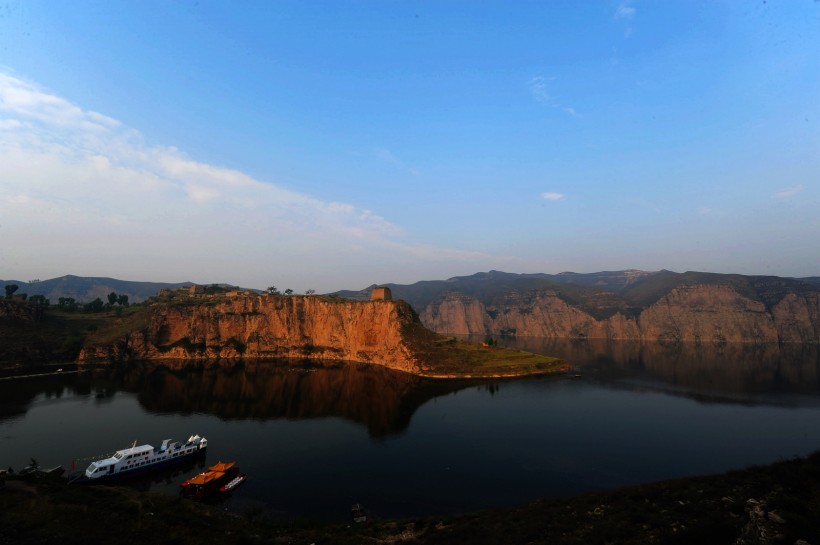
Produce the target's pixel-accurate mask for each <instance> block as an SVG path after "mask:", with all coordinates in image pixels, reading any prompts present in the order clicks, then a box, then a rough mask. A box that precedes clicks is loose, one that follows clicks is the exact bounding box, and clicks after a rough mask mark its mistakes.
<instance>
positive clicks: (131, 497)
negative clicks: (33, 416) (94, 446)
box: [0, 453, 820, 545]
mask: <svg viewBox="0 0 820 545" xmlns="http://www.w3.org/2000/svg"><path fill="white" fill-rule="evenodd" d="M479 486H480V484H479ZM0 527H1V528H2V532H0V543H2V544H12V543H14V544H28V543H64V544H87V543H107V544H111V545H116V544H120V543H122V544H126V543H128V544H130V543H178V544H195V543H196V544H198V543H202V542H218V543H225V544H234V543H259V544H267V543H277V544H282V543H292V544H300V543H304V544H309V543H316V544H331V543H333V544H348V543H349V544H354V543H357V544H359V543H406V544H435V543H442V544H444V543H469V544H473V545H478V544H485V543H486V544H496V543H551V544H556V543H559V544H584V545H590V544H604V543H619V544H632V543H634V544H639V543H640V544H644V543H681V544H684V543H704V544H705V543H726V544H733V543H737V544H778V543H784V544H788V545H791V544H794V543H818V542H820V453H815V454H814V455H812V456H810V457H808V458H806V459H795V460H790V461H784V462H779V463H777V464H773V465H771V466H764V467H757V468H750V469H747V470H743V471H735V472H732V473H728V474H726V475H719V476H712V477H697V478H689V479H680V480H676V481H669V482H662V483H655V484H648V485H641V486H635V487H629V488H624V489H620V490H615V491H610V492H601V493H592V494H585V495H583V496H578V497H574V498H566V499H550V500H540V501H536V502H532V503H530V504H527V505H524V506H521V507H515V508H509V509H498V510H493V511H485V512H481V513H475V514H469V515H461V516H453V517H443V518H442V517H436V518H432V519H415V520H400V521H399V520H397V521H391V520H378V521H370V522H368V523H367V524H364V525H356V524H352V523H351V524H344V525H325V524H318V523H312V522H309V521H299V520H291V519H266V518H263V517H261V516H259V514H258V512H254V511H251V512H247V513H243V514H236V513H228V512H226V511H224V510H222V509H220V508H218V507H211V506H208V505H203V504H197V503H193V502H189V501H185V500H182V499H180V498H176V497H170V496H160V495H154V494H144V493H140V492H137V491H134V490H132V489H129V488H113V487H103V486H94V487H71V486H66V485H65V484H63V483H62V482H60V481H47V480H36V479H29V480H24V479H14V480H12V479H9V480H7V482H6V483H5V485H4V486H3V487H1V488H0Z"/></svg>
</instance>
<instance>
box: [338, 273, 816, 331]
mask: <svg viewBox="0 0 820 545" xmlns="http://www.w3.org/2000/svg"><path fill="white" fill-rule="evenodd" d="M388 286H389V287H390V288H391V290H392V291H393V293H394V294H395V296H396V297H399V298H402V299H404V300H406V301H408V302H409V303H410V304H411V305H412V306H413V307H414V308H415V309H416V311H417V312H418V313H419V315H420V317H421V321H422V323H423V324H424V325H425V326H427V327H429V328H430V329H432V330H433V331H436V332H437V333H440V334H444V335H507V336H527V337H544V338H554V339H575V340H583V339H606V340H628V341H651V342H655V341H658V342H661V343H665V344H680V343H693V344H710V345H721V344H725V343H758V344H765V343H818V342H820V283H818V282H817V279H816V278H806V279H793V278H780V277H773V276H743V275H730V274H714V273H698V272H687V273H682V274H679V273H674V272H671V271H659V272H645V271H635V270H631V271H616V272H605V273H593V274H587V275H585V274H575V273H563V274H559V275H545V274H520V275H519V274H510V273H503V272H498V271H491V272H489V273H479V274H475V275H472V276H465V277H455V278H451V279H449V280H446V281H433V282H419V283H416V284H412V285H409V286H397V285H392V284H389V285H388ZM339 295H341V296H345V297H350V298H353V299H356V298H359V297H361V292H339Z"/></svg>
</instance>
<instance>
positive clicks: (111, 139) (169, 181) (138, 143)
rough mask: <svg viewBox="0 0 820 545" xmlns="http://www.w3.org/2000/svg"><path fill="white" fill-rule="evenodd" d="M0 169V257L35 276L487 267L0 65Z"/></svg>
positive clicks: (219, 275) (483, 260) (259, 279)
mask: <svg viewBox="0 0 820 545" xmlns="http://www.w3.org/2000/svg"><path fill="white" fill-rule="evenodd" d="M381 156H382V158H383V159H385V160H391V161H399V162H400V163H401V164H404V163H403V162H401V160H400V159H398V158H397V157H395V155H392V154H390V153H389V152H387V151H386V150H385V152H384V153H382V154H381ZM405 166H406V165H405ZM0 180H1V181H2V183H0V218H2V224H0V228H2V229H3V232H5V233H7V234H8V233H15V239H16V240H15V244H14V245H6V246H5V247H4V248H3V254H2V258H3V260H4V264H5V265H6V266H8V264H10V263H17V264H18V265H19V266H20V267H23V266H25V267H27V269H28V270H31V271H32V274H34V275H35V276H45V275H46V274H48V270H54V272H55V273H56V274H65V273H66V272H67V271H70V272H74V274H83V271H84V272H85V273H86V274H94V273H96V274H107V275H119V276H121V277H122V276H125V277H127V278H134V277H137V278H140V277H141V278H145V279H150V278H156V277H157V276H159V277H162V278H164V279H168V278H176V279H189V280H194V281H217V280H219V281H223V280H224V281H234V282H244V283H245V285H250V286H257V287H258V286H262V285H265V283H266V282H270V281H271V279H270V278H268V277H269V276H270V275H271V274H275V275H276V276H277V277H278V278H279V282H277V283H281V281H286V277H287V275H290V276H291V277H293V278H295V279H296V280H295V282H294V283H296V282H310V283H311V284H312V285H309V286H307V287H313V288H317V289H321V288H322V285H321V282H322V281H324V282H328V281H329V280H328V276H329V275H328V271H329V270H331V269H332V271H333V275H332V276H333V277H334V278H335V281H336V282H339V281H340V279H342V278H345V277H346V276H345V275H347V277H350V278H357V279H361V278H367V276H365V272H367V271H370V270H371V269H373V270H375V268H374V267H375V265H374V264H376V263H387V264H389V266H390V267H394V268H395V270H393V273H394V274H393V275H392V278H391V280H392V279H393V278H400V277H402V276H403V274H401V272H402V271H404V270H407V271H411V270H416V271H418V270H422V269H423V268H424V267H430V268H433V267H434V266H435V267H440V266H441V265H442V263H445V262H449V261H452V260H460V261H461V262H462V263H474V265H473V266H474V267H475V268H476V269H479V268H482V267H484V266H486V264H487V263H493V264H497V262H494V260H493V258H492V257H488V256H486V255H481V254H477V253H475V252H464V251H461V250H458V249H451V248H440V247H436V246H432V245H424V244H419V243H411V242H407V241H405V240H403V239H404V238H405V237H406V236H407V235H406V233H405V231H404V229H403V228H401V227H400V226H398V225H396V224H394V223H392V222H390V221H389V220H387V219H386V218H384V217H383V216H381V215H380V214H378V213H376V212H375V211H371V210H368V209H366V208H362V207H359V206H356V205H355V204H351V203H343V202H333V201H327V200H321V199H317V198H315V197H313V196H310V195H307V194H304V193H300V192H297V191H293V190H291V189H288V188H285V187H282V186H280V185H277V184H275V183H270V182H267V181H261V180H258V179H255V178H253V177H251V176H249V175H248V174H246V173H244V172H242V171H239V170H235V169H230V168H224V167H220V166H216V165H213V164H209V163H207V162H204V161H200V160H197V159H194V158H192V157H189V156H188V155H187V154H185V153H184V152H183V151H180V150H179V149H176V148H174V147H162V146H156V145H151V144H148V143H146V142H145V139H144V137H143V136H142V135H141V134H140V133H139V132H138V131H136V130H134V129H132V128H129V127H126V126H124V125H123V124H122V123H120V122H119V121H117V120H116V119H113V118H111V117H108V116H105V115H103V114H100V113H97V112H93V111H88V110H84V109H82V108H81V107H79V106H77V105H75V104H73V103H71V102H69V101H67V100H65V99H63V98H61V97H59V96H57V95H56V94H55V93H52V92H49V91H46V90H43V89H42V88H40V87H39V86H37V85H36V84H34V83H30V82H27V81H23V80H21V79H19V78H16V77H13V76H10V75H7V74H4V73H2V72H0ZM49 260H51V263H56V265H51V266H50V269H49V266H47V265H46V262H47V261H49ZM23 264H27V265H23ZM384 266H385V267H386V266H387V265H384ZM37 268H40V269H39V271H38V270H35V269H37ZM329 268H330V269H329ZM55 269H56V270H55ZM446 269H447V267H446V266H445V267H444V268H443V269H439V270H446ZM397 271H398V273H397ZM9 272H13V271H9ZM56 274H55V275H56ZM427 274H428V275H429V274H430V273H429V272H428V273H427ZM263 277H264V279H263ZM311 278H313V279H314V280H311ZM408 280H410V279H409V278H408ZM342 281H343V280H342ZM293 287H294V288H296V287H299V286H297V285H293Z"/></svg>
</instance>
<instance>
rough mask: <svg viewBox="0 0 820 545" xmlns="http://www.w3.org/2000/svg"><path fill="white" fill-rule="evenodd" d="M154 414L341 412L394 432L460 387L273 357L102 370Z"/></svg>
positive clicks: (225, 416) (376, 431)
mask: <svg viewBox="0 0 820 545" xmlns="http://www.w3.org/2000/svg"><path fill="white" fill-rule="evenodd" d="M105 376H106V378H107V379H108V380H112V381H115V382H116V383H118V384H119V385H120V387H121V388H122V389H124V390H125V391H129V392H134V393H137V394H138V399H139V402H140V405H142V406H143V407H144V408H145V409H146V410H147V411H149V412H152V413H158V414H165V413H181V414H193V413H204V414H212V415H215V416H217V417H219V418H220V419H222V420H268V419H277V418H286V419H306V418H325V417H339V418H344V419H347V420H351V421H353V422H357V423H360V424H363V425H364V426H366V427H367V429H368V432H369V433H370V435H371V436H372V437H383V436H387V435H390V434H395V433H400V432H402V431H403V430H404V429H406V428H407V426H408V424H409V423H410V418H411V417H412V415H413V413H414V412H415V411H416V409H417V408H418V407H419V406H421V405H422V404H423V403H424V402H426V401H427V400H429V399H431V398H433V397H435V396H439V395H443V394H446V393H449V392H453V391H456V390H459V389H461V388H463V387H464V386H465V383H460V382H441V381H430V380H425V379H422V378H419V377H416V376H414V375H410V374H407V373H401V372H397V371H392V370H389V369H386V368H384V367H380V366H370V365H357V364H341V363H324V364H316V363H309V362H303V363H302V364H301V365H299V366H297V367H293V363H292V362H288V363H282V362H279V363H276V362H271V361H246V362H243V363H235V362H221V363H217V362H211V363H208V364H191V363H190V362H182V361H181V362H163V364H162V365H161V366H157V364H155V363H144V364H135V365H131V366H128V367H123V368H117V369H113V370H111V371H110V372H109V373H108V374H107V375H105Z"/></svg>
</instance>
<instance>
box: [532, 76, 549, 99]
mask: <svg viewBox="0 0 820 545" xmlns="http://www.w3.org/2000/svg"><path fill="white" fill-rule="evenodd" d="M554 79H555V78H549V79H547V78H545V77H544V76H535V77H534V78H532V79H531V80H530V81H529V86H530V92H531V93H532V96H533V98H534V99H535V100H537V101H538V102H551V101H552V97H551V96H550V94H549V91H548V89H547V82H548V81H553V80H554Z"/></svg>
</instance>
